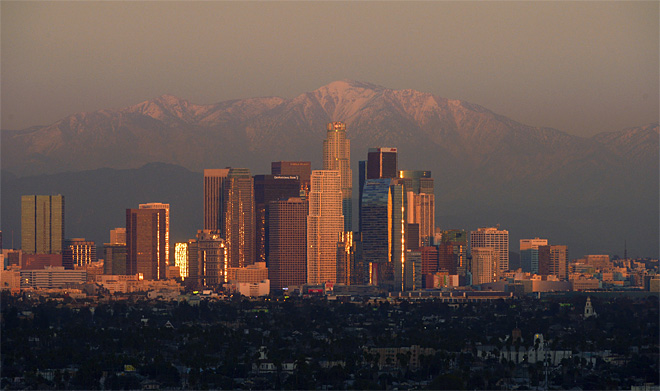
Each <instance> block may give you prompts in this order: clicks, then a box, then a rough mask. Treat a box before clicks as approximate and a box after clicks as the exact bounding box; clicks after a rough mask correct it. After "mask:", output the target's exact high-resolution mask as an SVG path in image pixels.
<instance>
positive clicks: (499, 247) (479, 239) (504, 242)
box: [470, 227, 509, 272]
mask: <svg viewBox="0 0 660 391" xmlns="http://www.w3.org/2000/svg"><path fill="white" fill-rule="evenodd" d="M476 247H491V248H494V249H495V250H496V251H497V256H498V262H499V271H500V272H505V271H507V270H509V231H506V230H500V229H499V227H497V228H495V227H489V228H479V229H477V230H476V231H470V253H471V252H472V251H471V250H472V249H473V248H476ZM472 259H473V260H474V256H473V257H472Z"/></svg>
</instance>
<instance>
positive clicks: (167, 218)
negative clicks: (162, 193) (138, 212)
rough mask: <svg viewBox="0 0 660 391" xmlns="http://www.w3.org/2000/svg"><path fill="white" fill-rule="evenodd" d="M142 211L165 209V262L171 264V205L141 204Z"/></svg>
mask: <svg viewBox="0 0 660 391" xmlns="http://www.w3.org/2000/svg"><path fill="white" fill-rule="evenodd" d="M139 208H140V209H163V210H164V211H165V262H167V264H168V265H169V264H170V204H163V203H161V202H151V203H148V204H140V205H139Z"/></svg>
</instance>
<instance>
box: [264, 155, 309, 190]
mask: <svg viewBox="0 0 660 391" xmlns="http://www.w3.org/2000/svg"><path fill="white" fill-rule="evenodd" d="M270 173H271V174H272V175H275V176H280V175H283V176H292V175H297V176H298V178H299V179H300V191H301V192H302V193H304V194H305V195H307V194H309V186H310V185H309V180H310V179H309V178H310V177H311V176H312V162H271V163H270Z"/></svg>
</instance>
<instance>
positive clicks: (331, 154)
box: [311, 122, 353, 231]
mask: <svg viewBox="0 0 660 391" xmlns="http://www.w3.org/2000/svg"><path fill="white" fill-rule="evenodd" d="M327 131H328V132H327V138H326V139H325V140H323V170H334V171H337V172H338V173H339V177H340V184H341V185H340V186H341V189H340V190H341V194H342V209H341V214H342V215H343V216H344V217H343V218H344V229H342V230H341V231H352V219H353V213H352V210H353V171H352V170H351V140H349V139H347V138H346V124H345V123H343V122H330V123H329V124H328V126H327ZM312 175H313V174H312ZM312 182H313V180H312ZM311 187H312V191H314V184H313V183H312V185H311Z"/></svg>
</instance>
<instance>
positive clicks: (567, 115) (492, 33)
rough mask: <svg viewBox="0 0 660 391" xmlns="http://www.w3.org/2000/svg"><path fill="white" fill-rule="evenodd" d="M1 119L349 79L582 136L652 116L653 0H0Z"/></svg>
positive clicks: (205, 99) (47, 117)
mask: <svg viewBox="0 0 660 391" xmlns="http://www.w3.org/2000/svg"><path fill="white" fill-rule="evenodd" d="M0 12H1V20H0V22H1V23H0V25H1V39H2V42H1V44H2V45H1V46H0V48H1V78H2V79H1V80H2V85H1V98H2V100H1V107H2V129H20V128H24V127H28V126H32V125H46V124H50V123H52V122H54V121H56V120H58V119H61V118H63V117H65V116H67V115H69V114H73V113H76V112H80V111H94V110H99V109H104V108H120V107H125V106H129V105H132V104H136V103H139V102H141V101H144V100H147V99H151V98H154V97H157V96H160V95H162V94H165V93H169V94H174V95H176V96H179V97H182V98H186V99H188V100H189V101H191V102H193V103H200V104H202V103H216V102H220V101H223V100H228V99H236V98H248V97H254V96H270V95H277V96H282V97H285V98H293V97H295V96H297V95H298V94H301V93H304V92H307V91H312V90H315V89H317V88H318V87H321V86H323V85H325V84H327V83H329V82H331V81H334V80H341V79H354V80H359V81H367V82H371V83H374V84H379V85H382V86H385V87H388V88H393V89H405V88H412V89H416V90H420V91H425V92H431V93H434V94H437V95H439V96H442V97H447V98H457V99H463V100H467V101H469V102H472V103H477V104H480V105H482V106H485V107H487V108H489V109H491V110H493V111H495V112H496V113H499V114H502V115H505V116H508V117H510V118H512V119H515V120H517V121H520V122H523V123H526V124H529V125H535V126H549V127H554V128H557V129H560V130H562V131H565V132H568V133H571V134H578V135H586V136H590V135H593V134H596V133H599V132H602V131H615V130H621V129H623V128H625V127H629V126H637V125H643V124H647V123H650V122H655V121H657V120H658V116H659V114H658V107H659V105H660V103H659V98H658V95H659V83H660V82H659V78H658V73H659V66H660V65H659V61H658V57H659V54H658V53H659V46H660V43H659V36H660V31H659V28H658V20H659V16H660V15H659V3H658V2H657V1H649V2H626V1H608V2H581V1H576V2H531V1H529V2H524V1H523V2H511V3H509V2H142V1H140V2H126V1H117V2H114V1H113V2H59V1H58V2H24V1H20V2H12V1H5V0H3V1H1V2H0Z"/></svg>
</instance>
